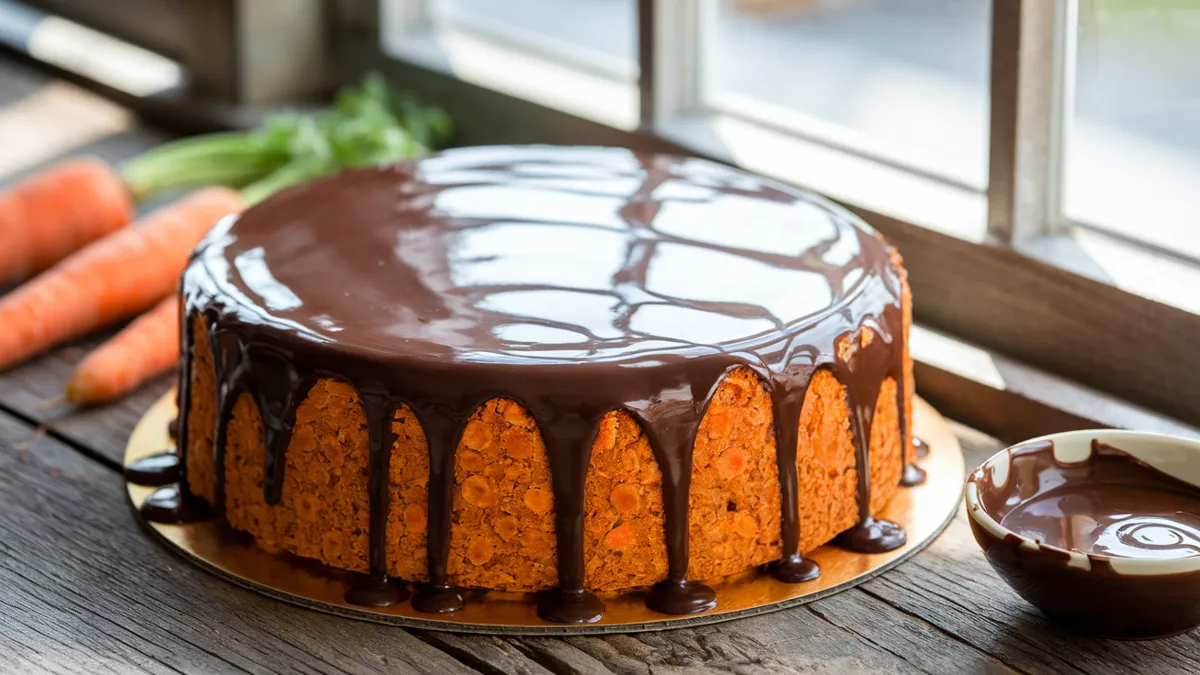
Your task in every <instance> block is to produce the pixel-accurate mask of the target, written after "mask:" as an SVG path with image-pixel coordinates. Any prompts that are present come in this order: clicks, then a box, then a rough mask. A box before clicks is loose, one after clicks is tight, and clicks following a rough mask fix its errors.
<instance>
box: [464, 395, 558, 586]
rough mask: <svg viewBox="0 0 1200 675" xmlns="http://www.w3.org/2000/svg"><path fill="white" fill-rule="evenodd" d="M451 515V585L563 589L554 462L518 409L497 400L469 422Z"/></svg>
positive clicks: (491, 402) (465, 429)
mask: <svg viewBox="0 0 1200 675" xmlns="http://www.w3.org/2000/svg"><path fill="white" fill-rule="evenodd" d="M451 513H452V515H451V527H450V559H449V561H448V562H447V568H446V569H447V574H448V576H449V579H450V582H451V583H453V584H456V585H459V586H464V587H468V588H491V589H496V590H505V591H523V590H541V589H547V588H553V587H554V586H555V585H557V583H558V568H557V560H558V556H557V550H558V547H557V545H556V543H555V536H554V493H553V491H552V490H551V486H550V463H549V461H548V460H547V457H546V446H545V444H544V443H543V442H542V436H541V434H540V433H539V432H538V429H537V424H535V423H534V420H533V418H532V417H530V415H529V413H528V412H526V410H525V409H524V408H523V407H521V406H520V405H517V404H516V403H514V402H512V401H509V400H507V399H492V400H490V401H487V402H486V403H484V404H483V405H482V406H480V407H479V408H477V409H476V410H475V412H474V414H472V415H471V417H470V418H469V419H468V420H467V423H466V425H465V427H464V428H463V433H462V438H461V440H460V441H459V444H458V449H457V450H456V451H455V461H454V503H453V507H452V512H451Z"/></svg>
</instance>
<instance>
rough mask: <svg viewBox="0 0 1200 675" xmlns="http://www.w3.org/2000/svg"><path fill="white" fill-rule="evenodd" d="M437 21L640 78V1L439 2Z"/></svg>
mask: <svg viewBox="0 0 1200 675" xmlns="http://www.w3.org/2000/svg"><path fill="white" fill-rule="evenodd" d="M430 10H431V13H432V15H433V19H434V21H435V22H439V23H445V24H449V25H457V26H460V27H463V28H466V29H468V30H470V29H475V30H476V31H478V32H480V33H483V34H491V35H494V36H502V37H503V38H507V39H508V40H509V41H510V42H512V43H514V44H517V45H521V46H524V47H526V48H528V47H534V48H540V50H541V51H543V52H545V53H547V54H558V55H563V56H564V57H565V58H567V59H571V60H575V61H576V62H577V63H579V64H581V65H584V66H590V67H592V68H594V69H596V70H599V71H601V72H607V73H609V74H611V75H613V76H615V77H619V78H622V79H626V80H629V81H633V80H636V79H637V31H636V26H637V4H636V2H634V0H506V1H505V2H496V1H495V0H433V1H432V2H431V3H430Z"/></svg>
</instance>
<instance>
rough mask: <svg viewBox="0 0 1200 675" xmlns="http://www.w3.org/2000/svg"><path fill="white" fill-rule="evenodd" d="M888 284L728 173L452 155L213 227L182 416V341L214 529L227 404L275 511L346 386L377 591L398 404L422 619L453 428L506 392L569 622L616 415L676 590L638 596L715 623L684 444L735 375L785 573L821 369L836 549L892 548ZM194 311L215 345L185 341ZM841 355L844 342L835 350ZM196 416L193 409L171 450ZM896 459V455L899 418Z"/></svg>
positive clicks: (709, 166) (625, 156) (549, 606)
mask: <svg viewBox="0 0 1200 675" xmlns="http://www.w3.org/2000/svg"><path fill="white" fill-rule="evenodd" d="M902 274H903V271H902V270H901V269H900V268H899V267H898V266H897V265H896V264H895V263H894V262H893V261H892V259H891V257H890V248H889V247H888V246H887V244H886V243H884V242H883V241H882V240H881V239H880V238H879V237H878V236H877V235H875V234H874V232H872V231H871V230H870V229H869V228H868V227H867V226H866V225H865V224H863V223H861V221H858V220H857V219H855V218H854V217H853V216H851V215H850V214H848V213H847V212H845V211H843V210H841V209H839V208H838V207H836V206H834V205H832V204H829V203H828V202H825V201H824V200H821V199H819V198H817V197H815V196H813V195H810V194H807V193H804V192H801V191H797V190H795V189H792V188H789V187H785V186H783V185H780V184H776V183H772V182H770V181H766V180H764V179H761V178H758V177H755V176H752V175H750V174H746V173H743V172H741V171H737V170H735V169H731V168H729V167H724V166H721V165H718V164H714V163H711V162H707V161H702V160H697V159H687V158H680V157H671V156H664V155H652V154H639V153H634V152H631V151H628V150H623V149H616V148H560V147H492V148H464V149H459V150H453V151H449V152H445V153H442V154H440V155H435V156H433V157H430V158H427V159H425V160H422V161H420V162H416V163H411V164H404V165H398V166H394V167H386V168H377V169H363V170H356V171H350V172H346V173H343V174H340V175H337V176H333V177H330V178H327V179H323V180H320V181H316V182H313V183H310V184H307V185H303V186H299V187H297V188H293V189H291V190H287V191H285V192H283V193H281V194H279V195H277V196H275V197H273V198H271V199H269V200H266V201H265V202H263V203H262V204H260V205H258V206H255V207H253V208H251V209H249V210H248V211H247V212H246V213H245V214H243V215H242V216H241V217H239V218H229V219H226V220H225V221H223V222H222V223H221V224H219V225H218V226H217V227H216V228H215V229H214V231H213V232H212V233H210V235H209V237H208V238H207V239H206V241H205V242H204V243H203V244H202V245H201V247H200V249H199V250H198V252H197V254H196V256H195V257H194V259H193V261H192V264H191V265H190V266H189V268H188V270H187V271H186V272H185V274H184V278H183V282H182V284H181V287H182V300H183V303H182V304H183V312H182V316H181V321H182V323H181V329H182V333H183V336H184V339H183V352H182V357H183V369H182V373H181V400H183V401H187V400H189V398H188V396H187V388H188V386H189V383H190V380H191V372H190V371H191V365H192V352H193V346H194V344H195V342H196V341H197V339H204V338H207V339H208V340H209V342H210V344H211V346H212V349H213V355H214V366H215V371H216V380H217V395H218V401H217V426H216V429H215V430H214V437H215V439H216V442H215V443H214V447H215V450H214V452H215V454H216V456H215V458H214V459H215V471H216V491H215V492H216V498H215V500H214V501H215V504H214V508H215V509H216V510H217V511H218V513H219V512H220V511H221V509H222V508H223V503H224V481H225V477H224V475H223V472H224V466H225V464H224V461H223V458H222V453H223V452H224V442H223V439H224V434H225V428H226V425H227V424H228V420H229V417H230V415H231V413H232V408H233V403H234V402H235V401H236V400H237V398H238V395H239V394H241V393H243V392H244V393H248V394H250V395H251V397H252V398H253V399H254V400H255V402H256V404H257V405H258V407H259V410H260V412H261V414H262V418H263V431H264V437H265V438H264V441H265V447H266V456H265V462H264V467H265V471H264V473H265V476H264V481H263V482H264V485H263V490H264V496H265V498H266V500H267V502H268V503H277V502H278V500H279V499H280V498H281V490H282V485H283V473H284V470H285V467H286V461H285V458H284V453H285V452H286V450H287V447H288V444H289V441H290V435H291V428H292V425H293V423H294V417H295V408H296V406H298V405H299V403H300V402H301V401H302V400H303V399H304V397H305V394H306V392H307V390H308V388H309V387H311V386H312V384H313V383H314V382H315V381H317V380H318V379H320V378H323V377H337V378H340V379H342V380H343V381H347V382H349V383H350V384H351V385H353V386H354V387H355V388H356V389H357V391H358V394H359V398H360V400H361V401H362V405H363V408H364V410H365V412H366V417H367V424H368V429H369V438H370V453H369V460H368V473H369V480H368V486H369V504H370V524H371V525H370V530H369V563H370V564H369V567H370V570H371V574H370V576H369V577H368V579H367V580H366V581H364V584H367V585H368V586H379V585H380V583H381V582H382V580H384V579H386V570H387V559H386V545H385V543H386V537H385V528H386V522H387V513H388V489H387V488H388V475H389V473H388V461H389V456H390V450H391V446H392V438H391V431H390V429H391V419H392V417H393V414H394V412H395V411H396V410H397V409H398V407H399V406H401V405H408V406H409V407H410V408H411V409H412V410H413V411H414V412H415V413H416V415H417V417H418V419H419V421H420V423H421V426H422V427H423V430H424V432H425V435H426V438H427V440H428V445H429V454H430V481H429V508H428V509H427V513H428V527H427V533H428V534H427V536H428V556H429V557H428V561H427V569H428V578H429V583H428V584H421V585H418V586H417V588H416V592H415V595H414V596H413V606H414V607H417V608H418V609H421V610H422V611H432V612H442V611H454V610H456V609H458V608H460V607H461V606H462V605H463V603H464V602H466V598H467V595H468V594H466V593H465V592H464V591H463V590H462V589H456V588H454V587H452V586H449V585H447V577H446V565H447V556H448V551H449V534H450V513H451V505H452V504H451V498H452V495H453V480H454V454H455V448H456V447H457V444H458V440H459V435H460V433H461V431H462V428H463V425H464V424H465V422H466V420H467V419H468V417H469V416H470V415H471V414H472V413H473V411H474V410H475V409H476V408H477V407H478V406H479V405H480V404H481V403H483V402H485V401H487V400H489V399H491V398H494V397H498V396H499V397H506V398H510V399H512V400H515V401H517V402H519V403H520V404H521V405H523V406H524V407H525V408H526V409H527V410H529V412H530V413H531V415H532V416H533V417H534V419H535V420H536V422H537V425H538V428H539V431H540V432H541V435H542V438H543V440H544V442H545V445H546V452H547V456H548V459H549V464H550V471H551V487H552V490H553V493H554V505H555V534H556V538H557V546H558V548H557V553H558V580H559V588H558V589H556V590H554V591H551V592H546V593H542V594H540V596H539V597H540V600H539V602H540V606H539V613H540V614H541V615H542V616H543V617H545V618H547V619H550V620H554V621H564V622H580V623H585V622H590V621H595V620H597V619H598V618H599V617H600V613H601V612H602V609H603V606H602V605H601V603H600V602H599V600H597V599H596V598H595V597H594V596H592V595H591V594H590V593H589V592H588V591H587V590H586V589H585V579H584V578H583V577H584V559H583V523H584V509H583V504H584V485H585V483H586V479H587V473H588V467H589V465H590V453H591V447H592V442H593V439H594V435H595V433H596V425H597V423H598V422H599V420H600V419H601V418H602V417H603V416H604V415H605V414H606V413H608V412H610V411H613V410H623V411H625V412H627V413H628V414H629V415H631V416H632V417H633V419H634V420H636V421H637V423H638V424H640V425H641V427H642V429H643V430H644V431H645V433H646V436H647V438H648V439H649V441H650V445H651V448H652V450H653V453H654V457H655V459H656V460H657V462H658V464H659V466H660V468H661V470H662V475H663V508H664V524H665V535H666V543H667V558H668V577H667V579H666V580H664V581H663V582H661V583H660V584H658V585H657V586H655V588H654V589H652V590H651V592H650V593H649V594H648V602H649V604H650V605H651V606H652V607H653V608H655V609H657V610H659V611H663V612H667V613H692V612H698V611H704V610H706V609H709V608H711V607H712V606H713V603H714V601H715V600H714V597H715V596H714V595H713V591H712V589H710V588H708V587H707V586H705V585H704V584H702V583H700V582H699V581H697V580H690V579H687V578H686V577H685V574H686V571H687V568H688V561H689V550H688V494H689V489H690V480H691V469H692V457H691V455H692V447H693V444H694V441H695V434H696V432H697V429H698V428H699V424H700V420H701V419H702V418H703V416H704V414H705V411H706V409H707V405H708V401H709V399H710V397H711V395H712V394H713V393H714V392H715V391H716V389H717V387H718V385H719V384H720V382H721V380H722V378H724V377H725V375H726V374H728V373H729V372H730V371H731V370H733V369H735V368H738V367H743V366H744V367H749V368H750V369H752V370H753V371H754V372H756V373H757V374H758V375H759V376H760V377H761V378H762V380H763V381H764V383H765V384H766V386H767V388H768V389H769V390H770V392H771V395H772V403H773V407H774V423H775V432H776V436H775V437H776V448H777V461H778V468H779V479H780V484H781V502H782V514H781V515H782V532H781V534H782V543H783V560H782V561H781V562H780V564H779V565H776V566H775V569H776V570H777V573H776V574H777V576H778V577H779V578H781V579H785V580H789V581H803V580H807V579H812V578H815V576H816V575H817V574H818V573H819V570H818V569H817V568H816V566H815V565H814V564H813V563H812V562H811V561H806V560H804V559H803V558H802V556H800V554H799V551H798V547H799V541H800V523H799V517H798V500H799V495H798V486H797V478H796V445H797V433H798V432H797V429H798V426H799V416H800V412H801V407H802V405H803V402H804V397H805V393H806V392H807V389H808V385H809V382H810V380H811V378H812V375H813V373H814V372H816V370H818V369H819V368H827V369H829V371H830V372H831V373H832V374H833V375H834V376H835V377H836V378H837V379H838V380H839V381H840V382H841V383H842V385H843V386H844V387H845V390H846V397H847V404H848V408H849V409H850V418H851V432H852V437H853V442H854V448H855V455H856V462H857V475H858V491H857V500H858V505H859V520H860V523H859V525H858V526H856V528H855V532H854V534H853V536H850V537H847V538H846V539H844V540H843V541H845V542H847V545H849V546H851V547H853V548H855V549H856V550H864V551H865V550H870V551H878V550H888V549H890V548H895V547H896V546H899V545H902V544H903V543H904V536H903V530H901V529H900V528H898V527H896V526H894V525H891V524H890V523H884V522H883V521H875V520H874V519H872V518H871V514H870V512H869V508H868V507H869V504H870V495H871V489H872V486H871V484H870V482H871V481H870V473H871V472H870V466H869V440H870V438H871V426H872V422H873V417H874V411H875V403H876V400H877V398H878V394H879V391H880V386H881V385H882V383H883V381H884V380H885V379H886V378H887V377H892V378H893V379H894V380H895V382H896V384H897V393H898V395H897V397H896V398H897V400H896V404H897V407H898V412H899V418H900V419H901V420H905V419H907V415H906V409H905V408H906V400H905V396H904V392H905V391H906V386H905V382H904V354H905V346H904V308H903V307H902V297H903V282H902ZM197 316H202V317H203V319H204V325H205V326H206V330H207V333H208V334H207V336H203V335H200V336H198V335H194V334H193V325H192V324H193V321H192V320H193V318H194V317H197ZM867 330H869V331H870V332H871V334H872V335H873V338H872V339H870V340H866V339H863V338H864V335H863V334H864V331H867ZM843 343H848V344H850V345H852V347H850V348H849V349H848V350H847V351H845V353H843V354H841V355H839V349H838V345H840V344H843ZM186 418H187V411H186V409H185V410H183V411H182V412H181V419H180V424H179V434H180V436H181V438H180V439H179V444H178V445H179V447H180V448H181V449H182V450H181V452H186V448H187V445H188V442H187V435H188V423H187V419H186ZM901 446H902V448H903V451H902V452H903V461H904V462H905V463H906V464H907V462H908V461H909V460H910V459H911V458H910V457H909V455H910V454H911V453H910V451H909V448H908V446H909V437H908V429H907V426H906V425H905V424H901ZM181 464H182V465H183V466H186V461H184V462H182V463H181ZM352 595H353V596H354V597H359V596H360V595H365V596H366V597H371V598H375V597H376V596H375V595H373V594H371V593H365V594H359V593H354V594H352Z"/></svg>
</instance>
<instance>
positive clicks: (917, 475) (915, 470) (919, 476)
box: [900, 438, 929, 487]
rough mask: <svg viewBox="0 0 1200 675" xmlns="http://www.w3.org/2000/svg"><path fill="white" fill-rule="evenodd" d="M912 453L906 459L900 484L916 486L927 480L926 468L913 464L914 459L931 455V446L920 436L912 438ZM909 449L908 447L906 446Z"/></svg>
mask: <svg viewBox="0 0 1200 675" xmlns="http://www.w3.org/2000/svg"><path fill="white" fill-rule="evenodd" d="M911 448H912V455H911V456H906V457H905V460H904V464H903V466H904V473H902V474H900V484H901V485H903V486H904V487H916V486H918V485H920V484H922V483H924V482H925V469H922V468H921V467H919V466H917V465H916V464H913V461H914V460H917V459H925V457H926V456H928V455H929V446H928V445H926V444H925V441H923V440H921V439H919V438H913V439H912V446H911ZM905 450H908V447H906V448H905Z"/></svg>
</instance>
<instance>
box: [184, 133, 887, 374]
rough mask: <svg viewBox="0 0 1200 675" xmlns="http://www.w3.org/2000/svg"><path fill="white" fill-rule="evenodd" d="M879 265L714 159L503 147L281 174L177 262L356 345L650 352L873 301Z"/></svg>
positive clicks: (235, 303) (207, 284)
mask: <svg viewBox="0 0 1200 675" xmlns="http://www.w3.org/2000/svg"><path fill="white" fill-rule="evenodd" d="M890 264H891V263H890V259H889V257H888V252H887V248H886V245H885V244H884V243H883V242H882V241H881V240H880V239H878V238H877V237H875V236H874V235H873V234H872V233H871V232H870V231H868V229H867V228H866V226H865V225H862V224H861V223H859V222H858V221H857V219H854V218H853V217H852V216H850V215H849V214H847V213H846V212H844V211H842V210H841V209H840V208H838V207H836V206H833V205H830V204H829V203H827V202H825V201H823V200H821V199H820V198H817V197H815V196H812V195H809V194H808V193H804V192H801V191H798V190H794V189H792V188H788V187H785V186H782V185H780V184H776V183H772V182H769V181H766V180H764V179H761V178H758V177H755V176H752V175H750V174H747V173H744V172H741V171H738V170H736V169H732V168H729V167H725V166H723V165H719V164H716V163H712V162H708V161H704V160H699V159H687V158H681V157H673V156H665V155H653V154H640V153H634V152H631V151H628V150H623V149H617V148H563V147H537V146H501V147H478V148H466V149H459V150H452V151H447V152H443V153H441V154H438V155H434V156H432V157H429V158H427V159H424V160H421V161H419V162H415V163H410V164H403V165H398V166H392V167H386V168H378V169H362V170H354V171H348V172H345V173H342V174H339V175H336V176H333V177H330V178H327V179H324V180H320V181H316V182H313V183H309V184H306V185H303V186H299V187H297V188H293V189H291V190H288V191H285V192H284V193H282V194H279V195H277V196H275V197H273V198H271V199H268V200H266V201H265V202H263V203H262V204H260V205H258V206H255V207H253V208H251V209H249V210H248V211H246V212H245V214H243V215H242V216H240V217H239V218H229V219H227V220H226V221H223V222H222V223H221V224H220V225H218V227H217V228H215V229H214V231H213V232H212V233H211V234H210V235H209V237H208V239H207V240H206V241H205V243H204V244H202V245H201V249H200V250H199V252H198V254H197V257H196V260H195V261H194V264H193V265H192V267H191V268H190V269H189V272H188V275H189V279H190V280H191V281H192V283H193V287H194V288H196V289H199V292H198V293H195V294H192V295H190V296H189V302H196V301H197V300H201V301H203V302H204V303H205V304H206V305H210V306H217V307H219V309H220V310H221V311H222V312H224V313H226V314H227V315H228V316H234V317H236V318H237V320H238V321H242V322H245V323H248V324H254V325H259V326H265V327H271V328H274V329H276V330H278V331H280V332H282V333H285V334H287V335H289V336H290V337H293V338H295V339H299V340H303V341H306V342H311V343H331V344H336V345H337V346H338V349H339V350H343V351H349V352H353V353H355V354H358V355H361V356H365V357H387V356H401V357H405V358H420V359H434V360H443V359H444V360H449V361H455V362H473V361H474V362H480V363H496V362H500V363H517V364H519V363H530V362H536V363H563V362H584V361H586V362H618V363H624V364H638V363H645V364H647V365H649V364H650V363H652V362H653V361H655V360H656V359H661V358H662V357H663V356H664V355H683V356H685V357H686V356H693V355H702V354H705V353H714V352H715V353H726V354H729V353H737V352H743V351H754V350H755V349H757V348H758V347H761V346H763V345H768V344H776V343H779V342H780V340H781V339H784V340H786V338H787V337H788V336H789V335H794V334H796V333H798V332H802V331H803V330H804V329H805V327H807V326H813V325H818V324H820V323H821V322H822V321H823V319H824V317H828V316H830V315H832V314H839V313H841V314H851V313H855V310H853V309H852V308H849V305H850V304H852V303H853V302H854V301H855V300H856V299H857V298H859V297H860V296H863V295H877V296H878V297H877V300H878V301H877V302H871V303H869V304H868V305H866V306H868V307H870V306H875V307H878V306H880V305H882V304H883V302H886V301H890V300H893V299H894V298H895V297H898V293H899V290H898V287H897V286H896V283H895V277H894V274H891V273H885V270H886V269H890V268H889V265H890ZM883 277H886V278H887V279H889V280H890V281H887V282H886V283H881V282H880V279H881V278H883ZM872 288H874V291H872V290H871V289H872ZM847 318H849V317H847ZM855 320H857V319H855ZM837 323H840V322H837Z"/></svg>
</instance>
